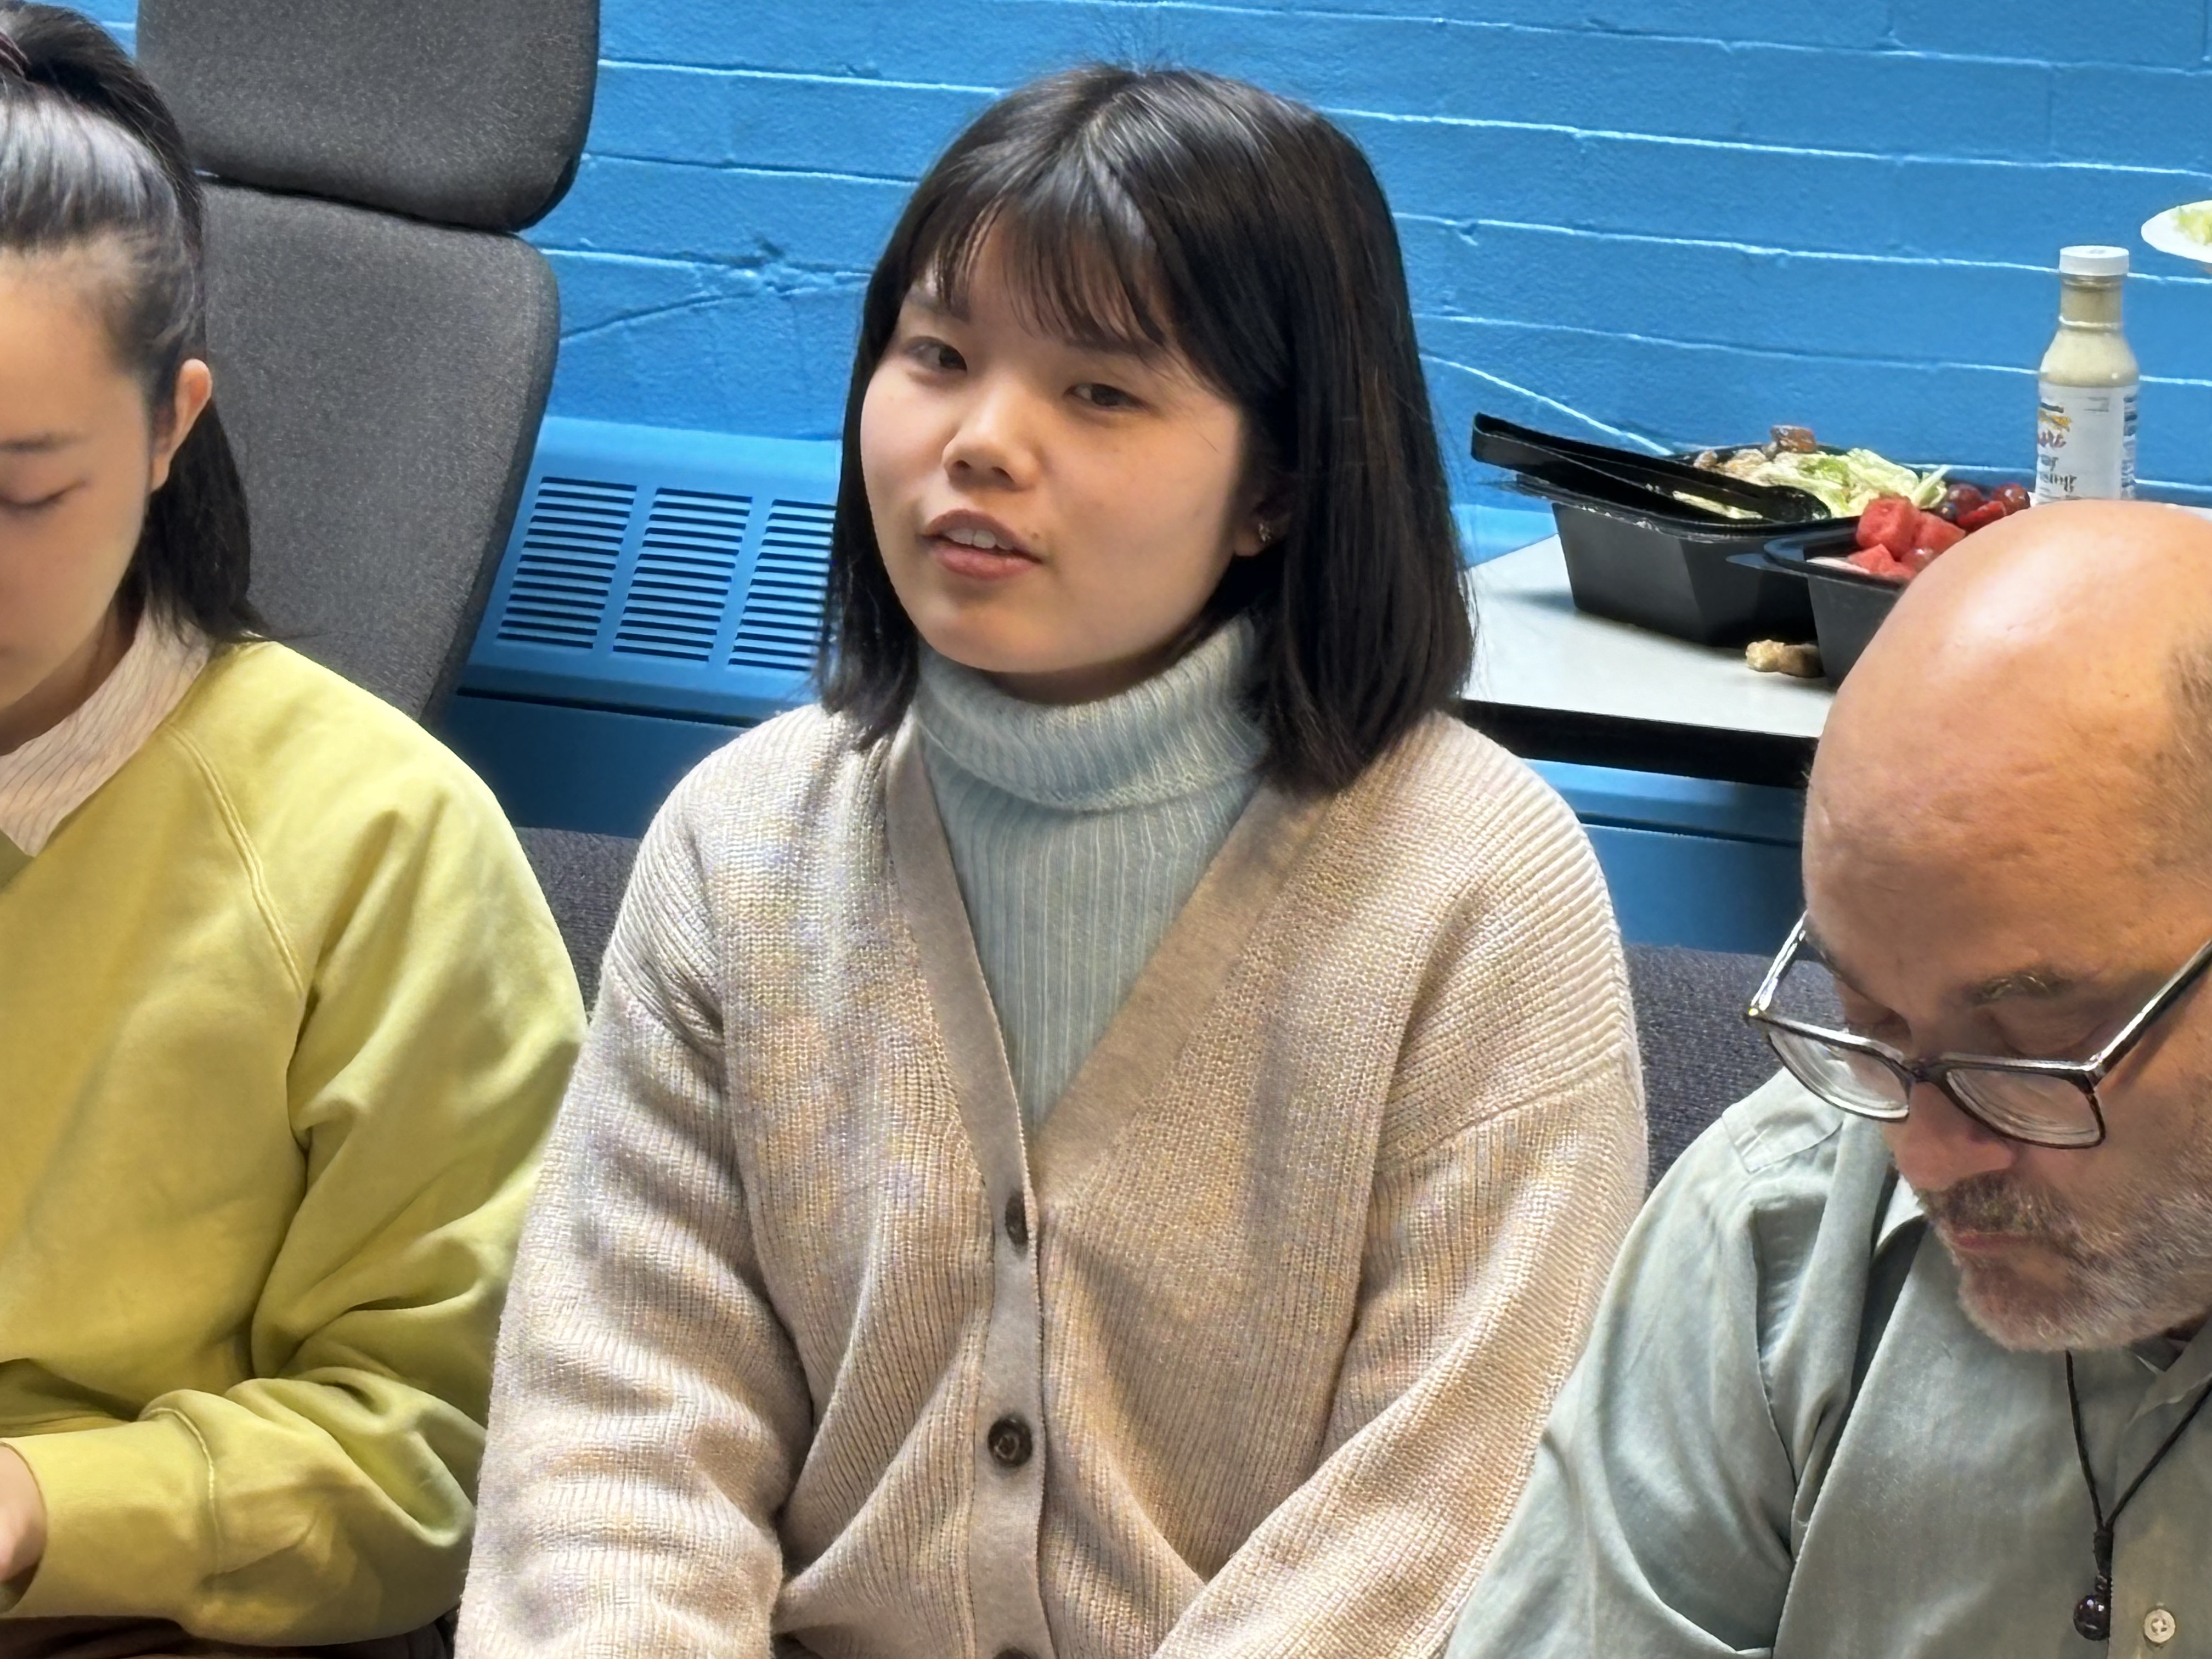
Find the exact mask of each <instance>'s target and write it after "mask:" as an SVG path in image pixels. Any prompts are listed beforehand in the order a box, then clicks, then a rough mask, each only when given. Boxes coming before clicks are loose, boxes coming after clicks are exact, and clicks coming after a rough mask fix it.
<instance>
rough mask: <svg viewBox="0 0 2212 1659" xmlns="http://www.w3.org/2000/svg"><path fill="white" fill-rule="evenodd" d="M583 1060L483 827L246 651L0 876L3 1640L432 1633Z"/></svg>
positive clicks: (484, 799) (372, 711)
mask: <svg viewBox="0 0 2212 1659" xmlns="http://www.w3.org/2000/svg"><path fill="white" fill-rule="evenodd" d="M582 1026H583V1011H582V1008H581V1006H580V1003H579V1001H578V999H577V994H576V987H575V980H574V975H572V973H571V972H570V970H569V967H568V958H567V957H566V955H565V954H564V953H563V951H562V945H561V940H560V937H559V935H558V933H556V930H555V928H554V925H553V921H552V918H551V916H550V915H549V914H548V913H547V910H546V908H545V902H544V898H543V896H541V895H540V894H539V892H538V888H537V884H536V883H535V882H534V881H533V880H532V876H531V873H530V870H529V867H528V866H527V865H526V862H525V861H524V859H523V855H522V852H521V849H520V847H519V846H518V845H517V844H516V842H515V839H514V836H513V832H512V831H511V830H510V829H508V828H507V823H506V821H505V819H504V818H503V817H501V814H500V811H499V808H498V806H497V805H496V804H495V802H494V801H493V799H492V798H491V796H490V794H489V792H487V791H486V790H485V789H484V787H483V785H482V784H481V783H479V782H478V781H477V780H476V778H474V777H473V776H472V775H471V774H470V773H469V772H468V770H467V769H465V767H463V766H462V765H461V764H460V763H459V762H458V761H456V760H455V759H454V758H453V757H452V756H450V755H449V754H447V752H446V751H445V750H443V749H441V748H440V747H439V746H438V745H437V744H435V743H434V742H433V741H431V739H430V738H428V737H427V736H425V735H424V734H423V732H422V731H421V730H420V729H418V728H417V727H416V726H414V725H413V724H412V723H411V722H410V721H409V720H406V719H405V718H404V716H402V715H401V714H398V713H397V712H396V711H394V710H392V709H391V708H387V707H386V705H385V704H383V703H382V702H378V701H377V700H376V699H375V698H374V697H372V696H369V695H368V693H366V692H364V691H362V690H357V689H356V688H355V687H353V686H351V685H349V684H347V683H346V682H344V681H343V680H341V679H339V678H337V676H335V675H332V674H331V673H328V672H326V671H324V670H322V669H320V668H318V667H316V666H314V665H313V664H311V663H309V662H307V660H306V659H303V658H301V657H300V656H298V655H296V654H295V653H292V652H290V651H288V650H286V649H284V648H283V647H281V646H276V645H250V646H243V647H234V648H232V649H230V650H228V651H225V652H222V653H219V654H218V655H217V656H216V659H214V661H213V662H212V663H210V665H209V666H208V667H207V669H206V670H205V671H204V672H203V673H202V674H201V676H200V678H199V679H198V682H197V684H195V685H194V686H193V688H192V690H191V693H190V694H189V695H188V696H186V697H185V701H184V702H182V703H181V704H180V705H179V707H178V708H177V709H176V710H175V712H174V713H173V714H171V715H170V717H169V718H168V720H167V721H166V722H164V724H163V725H162V726H161V727H160V728H159V729H158V730H157V731H156V732H155V734H154V736H153V737H152V738H150V739H149V740H148V741H147V743H146V744H145V745H144V746H143V748H142V749H140V750H139V751H138V752H137V754H136V755H135V756H134V757H132V758H131V761H130V762H129V763H127V764H126V765H125V767H124V768H123V769H122V770H121V771H119V772H118V773H117V774H116V775H115V776H114V777H113V778H112V779H111V780H109V781H108V782H107V783H106V785H105V786H104V787H102V788H101V789H100V791H99V793H96V794H95V795H94V796H93V797H92V798H91V799H89V800H88V801H87V802H86V803H85V804H84V805H82V806H81V807H80V808H78V810H77V811H76V813H75V814H74V815H73V816H72V817H70V818H69V819H67V820H66V821H65V822H64V823H63V824H62V825H61V827H60V829H58V831H57V833H56V834H55V836H54V837H53V839H52V841H51V842H48V843H47V845H46V848H45V849H44V850H43V851H42V852H41V853H40V854H39V855H38V856H37V857H36V858H33V859H29V860H26V859H24V858H23V857H22V855H21V854H20V853H19V852H16V851H15V850H14V849H13V848H9V846H8V844H7V843H6V842H0V1442H4V1443H6V1444H8V1445H10V1446H12V1447H13V1448H14V1449H15V1450H16V1451H18V1452H20V1453H21V1455H23V1457H24V1458H25V1459H26V1461H27V1462H28V1463H29V1464H30V1467H31V1470H32V1473H33V1474H34V1475H35V1476H36V1477H37V1479H38V1481H39V1486H40V1490H41V1492H43V1493H44V1495H45V1498H46V1504H47V1508H48V1510H49V1529H50V1541H49V1543H48V1546H47V1550H46V1558H45V1559H44V1561H43V1562H42V1563H41V1564H40V1565H39V1567H38V1568H37V1570H36V1571H35V1572H34V1573H33V1574H32V1575H31V1576H30V1577H29V1578H28V1580H27V1583H25V1582H18V1583H15V1584H14V1585H11V1586H6V1587H0V1626H4V1621H5V1620H10V1619H27V1618H40V1617H47V1616H58V1615H81V1616H118V1617H120V1616H131V1617H146V1618H159V1619H168V1620H175V1621H176V1622H177V1623H179V1624H180V1625H183V1626H185V1628H186V1629H188V1630H189V1631H191V1632H193V1633H195V1634H196V1635H198V1636H201V1637H204V1638H212V1639H216V1640H222V1641H228V1642H237V1643H241V1644H276V1643H279V1642H283V1643H294V1642H302V1643H327V1642H340V1641H349V1640H356V1639H362V1638H368V1637H371V1636H376V1635H382V1634H387V1633H393V1632H401V1631H405V1630H410V1629H413V1628H416V1627H417V1626H422V1625H423V1624H425V1623H427V1622H428V1621H429V1620H432V1619H434V1618H435V1617H436V1616H437V1615H438V1614H439V1613H442V1612H444V1611H445V1610H446V1609H447V1608H449V1607H452V1606H453V1604H454V1603H455V1601H457V1600H458V1599H459V1592H460V1584H461V1573H462V1568H463V1566H464V1565H465V1561H466V1559H467V1555H468V1549H469V1540H470V1534H471V1522H472V1520H473V1508H472V1502H471V1498H472V1492H473V1490H474V1486H475V1480H476V1474H477V1460H478V1456H479V1453H480V1449H481V1447H482V1443H483V1428H482V1425H483V1420H484V1414H485V1405H486V1395H487V1394H488V1391H489V1355H490V1350H491V1343H492V1338H493V1334H494V1328H495V1325H496V1323H497V1321H498V1317H499V1310H500V1304H501V1298H502V1297H503V1294H504V1292H505V1289H506V1284H507V1273H508V1269H509V1265H510V1261H511V1258H512V1254H513V1245H514V1239H515V1235H516V1232H517V1230H518V1228H519V1225H520V1221H521V1218H522V1212H523V1210H524V1207H525V1206H526V1202H527V1200H528V1197H529V1193H530V1188H531V1183H532V1179H533V1176H534V1173H535V1169H536V1163H537V1158H538V1147H539V1144H540V1141H541V1139H542V1137H543V1135H544V1132H545V1129H546V1127H547V1125H548V1123H549V1122H550V1119H551V1116H552V1114H553V1110H554V1108H555V1107H556V1104H557V1103H558V1102H559V1098H560V1095H561V1091H562V1085H563V1084H564V1082H565V1080H566V1079H567V1076H568V1067H569V1065H570V1062H571V1060H573V1058H574V1054H575V1050H576V1047H577V1044H578V1042H579V1041H580V1037H581V1033H582Z"/></svg>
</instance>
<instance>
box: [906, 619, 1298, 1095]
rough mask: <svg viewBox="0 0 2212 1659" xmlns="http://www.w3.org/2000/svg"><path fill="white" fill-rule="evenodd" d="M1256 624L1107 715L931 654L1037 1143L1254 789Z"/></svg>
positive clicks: (922, 697) (950, 785)
mask: <svg viewBox="0 0 2212 1659" xmlns="http://www.w3.org/2000/svg"><path fill="white" fill-rule="evenodd" d="M1251 655H1252V635H1251V630H1250V629H1249V626H1247V625H1246V624H1245V623H1241V622H1239V623H1231V624H1230V625H1228V626H1227V627H1225V628H1223V629H1220V630H1218V632H1216V633H1215V634H1214V635H1212V637H1211V638H1210V639H1208V640H1207V641H1206V642H1205V643H1204V644H1202V645H1200V647H1198V649H1197V650H1195V651H1194V652H1192V653H1190V654H1189V655H1188V656H1187V657H1185V658H1184V659H1182V661H1181V662H1179V663H1177V664H1176V665H1174V666H1173V667H1171V668H1170V669H1168V670H1166V671H1164V672H1163V673H1160V674H1157V675H1155V676H1154V677H1153V678H1151V679H1149V680H1146V681H1145V682H1144V683H1143V684H1140V685H1137V686H1134V687H1133V688H1131V689H1130V690H1127V691H1124V692H1122V693H1121V695H1120V696H1113V697H1108V698H1105V699H1103V700H1102V701H1100V702H1091V703H1079V704H1076V705H1073V706H1069V707H1061V706H1054V705H1046V704H1041V703H1031V702H1023V701H1021V700H1020V699H1019V698H1017V697H1013V696H1008V695H1007V694H1006V693H1005V692H1003V691H1001V690H999V689H998V688H997V687H996V686H994V685H993V684H991V682H990V681H988V680H987V679H986V678H983V676H981V674H978V673H975V672H974V671H970V670H969V669H966V668H963V667H961V666H959V665H957V664H955V663H953V662H951V661H949V660H948V659H945V658H944V657H941V656H939V655H938V654H937V653H934V652H932V651H928V650H927V649H926V648H925V650H924V653H923V657H922V665H921V684H920V686H919V688H918V690H917V691H916V693H915V716H916V719H917V720H918V722H919V723H920V726H921V733H922V737H923V739H924V742H923V745H922V756H923V760H924V763H925V765H926V766H927V770H928V773H929V781H930V786H931V787H932V789H933V791H934V793H935V794H936V796H937V808H938V812H939V816H940V817H942V818H943V819H944V820H945V838H946V839H947V840H948V841H949V842H951V847H952V864H953V868H954V869H955V870H956V871H957V872H958V874H959V877H960V892H961V896H962V897H963V899H964V900H965V901H966V902H967V905H968V921H969V927H971V928H972V929H973V930H974V933H975V951H976V954H977V955H978V956H979V957H981V959H982V966H983V979H984V982H985V983H986V984H987V986H988V987H990V991H991V1000H992V1002H993V1003H994V1005H995V1006H996V1008H997V1010H998V1015H999V1026H1000V1030H1001V1031H1002V1032H1004V1033H1005V1036H1006V1058H1007V1060H1008V1061H1009V1063H1010V1064H1011V1065H1012V1069H1013V1074H1014V1092H1015V1094H1016V1096H1017V1097H1018V1098H1019V1100H1020V1101H1021V1105H1022V1115H1023V1118H1024V1121H1026V1122H1027V1123H1028V1124H1029V1125H1030V1127H1031V1128H1035V1127H1036V1125H1037V1124H1038V1123H1040V1122H1042V1121H1043V1119H1044V1115H1045V1114H1046V1113H1047V1112H1048V1111H1050V1110H1051V1109H1052V1108H1053V1105H1054V1103H1055V1102H1057V1101H1058V1100H1059V1099H1060V1096H1061V1095H1062V1094H1063V1093H1065V1092H1066V1089H1067V1085H1069V1083H1071V1082H1072V1081H1073V1079H1074V1077H1075V1074H1076V1073H1077V1072H1078V1071H1079V1070H1080V1069H1081V1068H1082V1066H1083V1062H1084V1060H1085V1059H1086V1058H1087V1057H1088V1056H1089V1054H1090V1053H1091V1049H1092V1048H1093V1047H1095V1046H1096V1045H1097V1042H1098V1039H1099V1037H1100V1036H1103V1034H1104V1032H1105V1030H1106V1028H1107V1026H1108V1025H1109V1024H1111V1023H1112V1021H1113V1018H1114V1016H1115V1014H1116V1013H1117V1012H1120V1011H1121V1004H1122V1003H1123V1001H1124V1000H1127V997H1128V994H1129V990H1130V987H1132V986H1133V985H1134V984H1135V983H1136V980H1137V975H1139V973H1140V972H1142V971H1143V969H1144V966H1145V964H1146V963H1147V962H1148V961H1150V960H1151V959H1152V952H1153V951H1155V950H1156V949H1157V948H1158V945H1159V942H1160V940H1161V939H1162V937H1163V936H1164V934H1165V933H1167V930H1168V927H1169V924H1170V923H1171V922H1173V921H1174V920H1175V918H1176V913H1177V912H1178V911H1180V910H1181V909H1182V907H1183V902H1184V901H1185V900H1187V899H1188V898H1189V896H1190V895H1191V891H1192V890H1193V889H1194V888H1195V887H1196V886H1197V885H1198V881H1199V878H1200V876H1201V875H1203V874H1204V873H1205V871H1206V866H1207V865H1208V864H1209V863H1211V862H1212V859H1213V855H1214V854H1215V853H1216V852H1218V850H1219V849H1220V847H1221V843H1222V842H1224V841H1225V839H1227V837H1228V835H1229V829H1230V826H1231V824H1233V823H1236V821H1237V815H1238V814H1239V813H1240V812H1242V811H1243V810H1244V806H1245V804H1246V803H1247V802H1248V801H1249V800H1250V799H1251V798H1252V793H1253V791H1254V789H1255V787H1257V783H1258V777H1257V775H1256V773H1255V770H1254V769H1255V767H1256V766H1257V764H1258V763H1259V760H1260V757H1261V754H1262V753H1263V751H1264V750H1265V748H1266V744H1265V741H1264V739H1263V738H1262V736H1261V732H1260V730H1259V728H1258V726H1256V725H1255V723H1254V722H1253V721H1252V720H1251V719H1250V717H1249V715H1247V714H1246V713H1245V712H1244V710H1243V708H1242V707H1241V706H1240V703H1239V701H1238V694H1239V693H1240V691H1241V690H1243V685H1244V682H1245V677H1246V675H1247V674H1248V673H1249V670H1250V664H1251Z"/></svg>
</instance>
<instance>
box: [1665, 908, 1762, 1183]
mask: <svg viewBox="0 0 2212 1659" xmlns="http://www.w3.org/2000/svg"><path fill="white" fill-rule="evenodd" d="M1766 962H1767V959H1766V958H1765V957H1752V956H1737V955H1734V954H1731V953H1729V952H1726V951H1687V950H1683V949H1680V947H1677V946H1674V945H1630V946H1629V947H1628V980H1629V986H1630V989H1631V992H1632V995H1633V996H1634V998H1635V1001H1636V1030H1637V1036H1638V1041H1639V1042H1640V1043H1641V1044H1642V1046H1643V1049H1644V1110H1645V1114H1646V1115H1647V1118H1648V1120H1649V1121H1650V1130H1651V1179H1652V1181H1653V1182H1657V1181H1658V1179H1659V1177H1660V1176H1662V1175H1664V1174H1666V1173H1667V1170H1668V1166H1670V1165H1671V1164H1673V1163H1674V1160H1675V1159H1676V1158H1680V1156H1681V1155H1682V1153H1683V1152H1684V1151H1686V1149H1687V1148H1688V1146H1689V1145H1690V1143H1691V1142H1692V1141H1693V1140H1695V1139H1697V1138H1698V1137H1699V1135H1700V1134H1702V1133H1704V1132H1705V1129H1706V1127H1708V1126H1709V1125H1710V1124H1711V1122H1712V1121H1713V1120H1714V1119H1715V1118H1717V1117H1718V1116H1719V1115H1721V1114H1722V1113H1723V1112H1724V1111H1726V1110H1727V1109H1729V1107H1730V1106H1733V1105H1734V1104H1735V1103H1736V1102H1737V1101H1739V1100H1741V1099H1742V1098H1743V1097H1745V1096H1746V1095H1747V1094H1749V1093H1750V1092H1751V1091H1753V1089H1756V1088H1757V1087H1759V1085H1760V1084H1762V1083H1764V1082H1765V1081H1766V1080H1767V1079H1769V1078H1771V1077H1772V1076H1773V1075H1774V1074H1775V1073H1776V1072H1778V1071H1779V1070H1780V1069H1781V1066H1780V1065H1779V1063H1778V1061H1777V1060H1775V1058H1774V1051H1773V1050H1772V1049H1771V1048H1768V1047H1767V1046H1766V1039H1765V1038H1764V1037H1762V1036H1759V1033H1758V1032H1757V1031H1756V1030H1753V1029H1752V1027H1751V1026H1750V1025H1749V1024H1746V1023H1745V1020H1744V1018H1743V1011H1744V1009H1745V1008H1746V1007H1747V1006H1749V1004H1750V1002H1751V996H1752V993H1753V991H1756V990H1757V989H1758V988H1759V978H1760V976H1761V975H1764V974H1765V972H1766Z"/></svg>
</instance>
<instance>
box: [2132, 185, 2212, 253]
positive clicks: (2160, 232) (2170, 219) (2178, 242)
mask: <svg viewBox="0 0 2212 1659" xmlns="http://www.w3.org/2000/svg"><path fill="white" fill-rule="evenodd" d="M2184 205H2185V206H2189V207H2199V206H2204V205H2208V204H2203V203H2197V202H2191V203H2185V204H2184ZM2180 211H2181V209H2180V208H2178V207H2170V208H2168V209H2166V211H2165V212H2163V213H2161V214H2158V215H2156V216H2154V217H2152V218H2149V219H2147V220H2145V221H2144V222H2143V228H2142V239H2143V240H2144V241H2146V242H2148V243H2149V244H2150V245H2151V246H2153V247H2154V248H2156V249H2157V250H2158V251H2159V252H2160V253H2171V254H2172V255H2173V257H2174V258H2177V259H2187V260H2189V261H2191V263H2192V264H2197V265H2199V266H2201V267H2203V269H2204V270H2212V244H2208V243H2204V242H2200V241H2198V240H2197V239H2196V238H2195V237H2193V236H2189V235H2185V234H2183V231H2182V228H2181V225H2180V222H2179V220H2178V219H2177V218H2176V217H2175V216H2176V215H2177V214H2179V212H2180Z"/></svg>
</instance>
